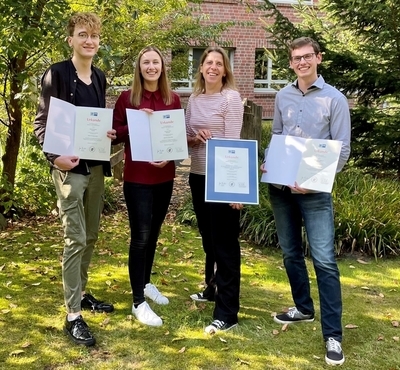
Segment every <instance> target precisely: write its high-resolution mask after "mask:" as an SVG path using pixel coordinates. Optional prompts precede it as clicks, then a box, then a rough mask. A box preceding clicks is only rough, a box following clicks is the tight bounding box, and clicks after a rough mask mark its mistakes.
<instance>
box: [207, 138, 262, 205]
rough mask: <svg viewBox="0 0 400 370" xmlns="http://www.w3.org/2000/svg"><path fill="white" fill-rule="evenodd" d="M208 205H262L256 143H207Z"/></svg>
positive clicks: (246, 141) (220, 141)
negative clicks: (259, 196) (212, 203)
mask: <svg viewBox="0 0 400 370" xmlns="http://www.w3.org/2000/svg"><path fill="white" fill-rule="evenodd" d="M205 193H206V194H205V201H206V202H221V203H243V204H258V149H257V141H256V140H239V139H238V140H233V139H210V140H207V142H206V191H205Z"/></svg>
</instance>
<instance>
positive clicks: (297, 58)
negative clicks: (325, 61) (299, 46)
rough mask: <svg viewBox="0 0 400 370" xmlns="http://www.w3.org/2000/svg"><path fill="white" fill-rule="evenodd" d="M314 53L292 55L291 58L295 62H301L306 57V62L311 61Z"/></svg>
mask: <svg viewBox="0 0 400 370" xmlns="http://www.w3.org/2000/svg"><path fill="white" fill-rule="evenodd" d="M314 55H315V53H307V54H304V55H296V56H295V57H291V58H290V59H291V60H292V62H293V63H294V64H299V63H300V62H301V60H302V59H304V60H305V61H306V62H311V60H312V58H313V56H314Z"/></svg>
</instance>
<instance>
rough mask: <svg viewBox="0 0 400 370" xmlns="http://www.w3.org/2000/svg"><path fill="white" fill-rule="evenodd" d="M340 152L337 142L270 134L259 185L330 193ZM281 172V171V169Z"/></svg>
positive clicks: (339, 142)
mask: <svg viewBox="0 0 400 370" xmlns="http://www.w3.org/2000/svg"><path fill="white" fill-rule="evenodd" d="M341 149H342V142H341V141H338V140H325V139H306V138H302V137H297V136H290V135H272V138H271V142H270V144H269V148H268V149H266V150H265V158H266V160H265V165H264V167H265V169H266V170H267V172H265V173H264V174H263V175H262V177H261V182H267V183H272V184H279V185H285V186H288V185H290V186H294V185H295V182H297V183H298V185H299V186H300V187H302V188H305V189H309V190H314V191H320V192H324V193H330V192H331V191H332V187H333V183H334V180H335V175H336V169H337V165H338V161H339V157H340V152H341ZM282 169H284V170H282Z"/></svg>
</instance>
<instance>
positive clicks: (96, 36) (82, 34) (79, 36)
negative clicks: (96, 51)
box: [76, 32, 100, 41]
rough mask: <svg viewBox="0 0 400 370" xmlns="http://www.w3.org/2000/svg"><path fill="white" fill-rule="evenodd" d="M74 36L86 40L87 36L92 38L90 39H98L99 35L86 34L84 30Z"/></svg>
mask: <svg viewBox="0 0 400 370" xmlns="http://www.w3.org/2000/svg"><path fill="white" fill-rule="evenodd" d="M76 36H77V37H78V39H80V40H87V39H88V38H89V37H90V38H91V39H92V41H98V40H100V35H99V34H98V33H93V34H91V35H88V34H87V33H86V32H79V33H78V34H77V35H76Z"/></svg>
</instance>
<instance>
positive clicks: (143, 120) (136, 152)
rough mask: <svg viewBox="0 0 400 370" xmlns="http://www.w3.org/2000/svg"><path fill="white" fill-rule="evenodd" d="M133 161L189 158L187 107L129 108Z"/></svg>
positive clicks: (127, 110)
mask: <svg viewBox="0 0 400 370" xmlns="http://www.w3.org/2000/svg"><path fill="white" fill-rule="evenodd" d="M126 117H127V120H128V129H129V140H130V144H131V153H132V160H133V161H140V162H152V161H172V160H176V159H186V158H188V156H189V154H188V146H187V138H186V126H185V115H184V111H183V109H171V110H163V111H156V112H153V113H151V114H149V113H147V112H144V111H141V110H136V109H126Z"/></svg>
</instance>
